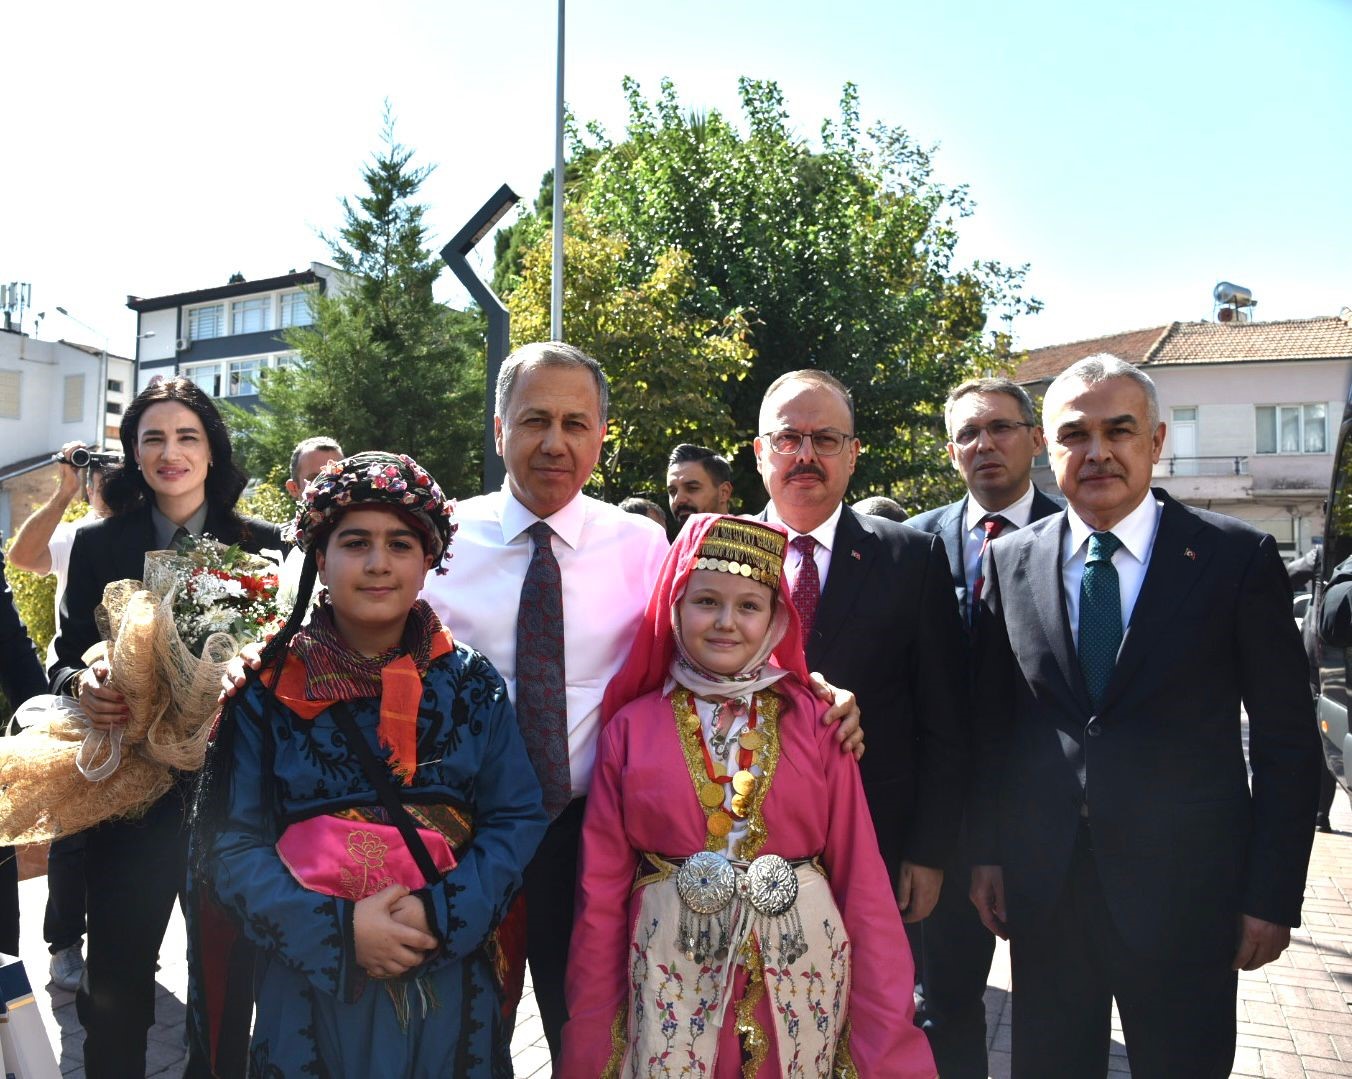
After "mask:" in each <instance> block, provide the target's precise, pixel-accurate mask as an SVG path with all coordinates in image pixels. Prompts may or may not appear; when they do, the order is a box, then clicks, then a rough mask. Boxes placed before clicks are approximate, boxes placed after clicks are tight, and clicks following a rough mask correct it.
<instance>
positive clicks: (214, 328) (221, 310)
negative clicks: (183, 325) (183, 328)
mask: <svg viewBox="0 0 1352 1079" xmlns="http://www.w3.org/2000/svg"><path fill="white" fill-rule="evenodd" d="M224 333H225V304H223V303H216V304H212V305H211V306H210V307H194V308H193V309H192V310H190V311H189V312H188V338H189V340H192V341H205V340H206V339H207V338H209V337H221V336H222V335H224Z"/></svg>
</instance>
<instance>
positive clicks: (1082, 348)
mask: <svg viewBox="0 0 1352 1079" xmlns="http://www.w3.org/2000/svg"><path fill="white" fill-rule="evenodd" d="M1169 329H1170V327H1168V326H1152V327H1150V328H1149V329H1146V330H1129V331H1127V332H1126V333H1113V334H1109V335H1108V336H1107V337H1093V338H1090V339H1089V340H1088V341H1072V342H1071V343H1070V344H1068V345H1047V346H1046V347H1045V348H1035V349H1032V350H1031V351H1030V352H1029V353H1028V358H1027V359H1026V360H1024V361H1023V363H1022V364H1020V365H1019V369H1018V370H1017V371H1016V372H1015V373H1014V381H1015V382H1038V381H1041V380H1042V379H1052V378H1055V377H1056V376H1057V375H1059V374H1060V373H1061V372H1062V371H1064V370H1065V369H1066V368H1067V367H1069V366H1070V365H1071V364H1073V363H1078V362H1079V361H1080V360H1083V359H1084V358H1085V357H1087V356H1096V355H1098V353H1100V352H1111V353H1112V354H1113V355H1114V356H1117V357H1118V358H1120V359H1123V360H1126V361H1127V362H1128V363H1136V364H1139V363H1144V362H1145V358H1146V356H1147V355H1148V354H1149V352H1150V349H1151V348H1152V347H1153V346H1154V344H1155V343H1156V342H1157V341H1158V340H1159V339H1160V338H1161V337H1163V336H1164V335H1165V333H1166V332H1167V331H1168V330H1169Z"/></svg>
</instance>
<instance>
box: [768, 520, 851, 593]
mask: <svg viewBox="0 0 1352 1079" xmlns="http://www.w3.org/2000/svg"><path fill="white" fill-rule="evenodd" d="M765 519H766V520H767V521H772V522H774V523H775V524H777V525H783V526H784V527H785V528H787V529H788V530H789V549H788V551H787V552H786V553H785V557H784V576H785V578H787V580H788V582H789V590H790V591H792V590H793V586H794V584H795V583H796V582H797V580H798V569H799V567H800V566H802V564H803V556H802V554H801V553H800V552H799V551H798V549H797V548H796V547H794V546H793V541H794V540H796V539H797V538H798V537H799V536H811V537H812V538H813V539H814V540H816V541H817V546H816V547H814V548H813V549H812V561H814V562H816V563H817V581H818V583H819V584H820V585H821V590H822V591H823V592H825V591H826V574H827V572H828V571H829V570H830V569H831V544H833V543H835V541H836V525H838V524H839V523H840V506H839V505H837V506H836V509H835V512H834V513H832V514H831V516H830V517H828V518H826V520H824V521H823V522H822V523H821V524H819V525H818V526H817V527H816V528H814V529H813V530H812V531H811V532H799V531H797V530H796V529H794V528H793V527H792V526H791V525H789V524H786V523H785V521H784V518H782V517H780V515H779V513H778V511H776V509H775V504H774V503H773V502H771V503H770V504H769V505H768V506H766V507H765Z"/></svg>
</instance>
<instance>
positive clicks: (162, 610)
mask: <svg viewBox="0 0 1352 1079" xmlns="http://www.w3.org/2000/svg"><path fill="white" fill-rule="evenodd" d="M144 578H145V579H144V581H114V582H112V583H111V584H109V585H108V587H107V588H105V589H104V593H103V603H102V604H101V605H100V607H99V608H98V610H97V611H96V613H95V617H96V620H97V621H98V624H99V629H100V632H101V633H102V636H103V638H104V640H103V641H102V642H101V643H100V644H98V645H96V646H95V647H94V648H92V649H90V650H89V652H87V653H86V654H85V657H84V658H85V661H86V662H88V663H92V662H93V661H94V660H96V659H103V658H106V659H107V660H108V663H109V667H110V669H111V672H112V674H111V677H110V679H109V685H111V686H112V687H113V688H114V689H116V690H118V691H119V692H120V693H121V694H122V695H123V696H124V697H125V698H126V703H127V708H128V710H129V712H130V718H129V719H128V720H127V723H126V725H125V726H124V727H122V728H121V729H119V730H113V731H101V730H94V729H92V728H90V727H89V725H88V723H87V722H86V721H85V718H84V713H83V712H81V710H80V708H79V705H78V704H76V703H75V701H74V700H72V699H71V698H69V697H52V696H43V697H36V698H34V699H33V700H31V701H28V702H27V703H26V704H24V705H23V707H21V708H20V709H19V711H18V712H17V713H16V715H15V718H16V721H17V722H18V723H19V725H20V726H23V727H24V730H22V731H21V732H20V733H19V734H17V735H12V736H10V737H8V738H5V739H3V740H2V741H0V844H11V843H36V842H42V841H44V840H49V839H55V838H56V837H58V836H62V835H69V834H71V833H73V832H78V831H81V830H82V829H85V828H88V827H90V826H92V825H94V824H98V823H99V822H101V821H104V820H109V819H112V818H114V817H135V816H138V815H140V814H141V813H143V812H145V810H147V809H149V808H150V806H151V805H153V804H154V803H155V801H156V800H157V799H159V798H160V796H161V795H163V794H164V793H165V792H166V791H167V790H168V789H169V788H170V787H171V786H172V785H173V782H174V773H175V772H192V771H196V770H197V769H199V768H201V766H202V761H203V760H204V758H205V756H206V748H207V742H208V740H209V739H210V736H211V728H212V722H211V721H212V719H213V718H214V717H215V715H216V711H217V703H216V702H217V697H218V695H219V692H220V680H221V675H222V673H223V672H224V670H225V665H226V663H227V662H229V660H230V659H231V658H232V657H233V656H234V655H235V654H236V653H238V651H239V649H240V648H241V647H242V646H243V645H245V644H247V643H249V642H251V641H257V640H261V639H263V638H264V637H266V636H267V635H268V634H269V633H271V632H272V631H274V630H275V629H276V628H277V626H278V625H279V624H280V623H281V615H280V612H279V611H278V608H277V566H276V564H275V563H274V562H271V561H269V560H268V559H266V558H261V557H259V556H257V555H251V554H248V553H246V552H244V551H242V550H240V549H239V548H238V547H227V546H225V545H224V544H222V543H219V542H218V541H216V540H214V539H212V538H211V537H210V536H203V537H201V538H200V539H192V538H190V539H188V540H187V541H186V542H185V543H184V544H183V546H182V547H181V548H180V549H178V550H175V551H152V552H150V553H148V554H147V555H146V561H145V572H144Z"/></svg>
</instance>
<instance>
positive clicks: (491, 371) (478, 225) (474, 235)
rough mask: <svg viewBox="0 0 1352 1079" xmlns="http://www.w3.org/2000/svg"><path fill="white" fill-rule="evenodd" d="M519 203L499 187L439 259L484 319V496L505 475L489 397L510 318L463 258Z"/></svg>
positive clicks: (512, 193)
mask: <svg viewBox="0 0 1352 1079" xmlns="http://www.w3.org/2000/svg"><path fill="white" fill-rule="evenodd" d="M520 201H521V199H520V196H519V195H517V193H516V192H515V191H513V190H512V189H511V188H510V187H508V186H507V185H506V184H503V185H502V186H501V187H500V188H498V190H497V192H496V193H495V194H494V195H493V197H492V198H491V199H489V200H488V201H487V202H485V203H484V204H483V206H481V207H480V208H479V212H478V213H476V214H475V215H474V216H473V217H471V218H470V219H469V220H468V221H467V222H465V226H464V227H463V228H462V229H461V230H460V231H459V232H457V233H456V234H455V236H454V237H453V238H452V239H451V242H450V243H448V244H447V245H446V246H445V247H443V248H442V249H441V257H442V259H443V260H444V261H445V262H446V265H447V266H449V267H450V268H451V272H452V273H453V274H455V276H456V277H458V278H459V279H460V283H461V284H462V285H464V286H465V290H466V291H467V292H468V293H469V294H470V296H472V297H473V298H474V302H475V303H477V304H478V305H479V306H480V307H482V308H483V310H484V314H485V315H487V316H488V362H487V363H486V364H485V365H484V367H485V375H486V383H487V385H486V389H485V392H484V493H485V494H487V493H488V492H490V491H496V490H497V489H498V488H499V487H501V486H502V481H503V480H504V479H505V478H506V476H507V472H506V468H505V467H504V465H503V462H502V458H500V457H499V456H498V454H497V447H496V446H495V445H494V440H493V411H494V409H493V394H494V391H495V389H496V387H497V384H498V371H499V369H500V368H501V367H502V361H503V360H505V359H506V358H507V349H508V342H509V338H510V334H509V328H510V325H511V316H510V315H509V314H508V311H507V308H506V307H505V306H503V303H502V301H501V300H499V299H498V297H497V295H496V294H495V293H494V292H493V290H492V289H491V288H489V287H488V286H487V285H486V284H484V282H483V281H481V280H479V275H478V274H476V273H475V272H474V268H473V267H472V266H470V264H469V259H468V258H467V256H468V255H469V253H470V252H471V251H473V250H474V246H475V244H477V243H478V242H479V241H480V240H482V239H483V238H484V237H485V236H487V235H488V234H489V233H490V232H491V231H492V230H493V226H494V225H496V224H497V223H498V222H499V221H501V220H502V218H503V216H504V215H505V214H506V213H507V211H508V210H510V209H511V208H512V207H513V206H515V205H516V204H517V203H518V202H520Z"/></svg>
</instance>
